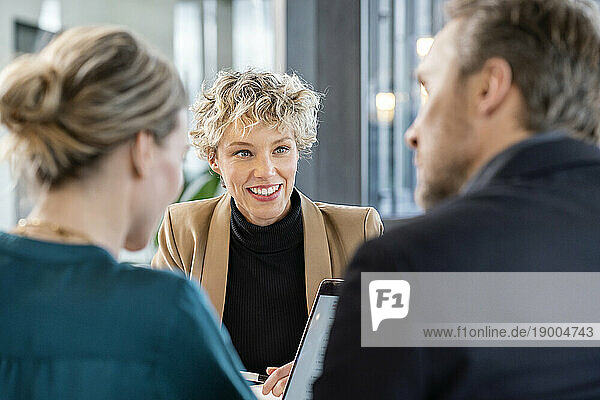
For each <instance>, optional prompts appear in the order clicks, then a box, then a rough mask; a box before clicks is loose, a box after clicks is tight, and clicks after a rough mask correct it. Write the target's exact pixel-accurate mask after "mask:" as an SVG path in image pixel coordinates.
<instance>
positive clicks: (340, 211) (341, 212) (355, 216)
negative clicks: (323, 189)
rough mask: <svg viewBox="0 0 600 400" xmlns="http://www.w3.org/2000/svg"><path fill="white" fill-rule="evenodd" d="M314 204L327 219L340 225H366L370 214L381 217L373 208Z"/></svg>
mask: <svg viewBox="0 0 600 400" xmlns="http://www.w3.org/2000/svg"><path fill="white" fill-rule="evenodd" d="M314 204H315V205H316V206H317V208H318V209H319V211H320V212H321V213H322V214H323V215H324V216H325V217H327V218H329V219H331V220H333V221H334V222H336V223H340V224H344V223H349V224H364V222H365V220H366V218H367V216H368V215H369V214H377V216H379V213H377V210H375V209H374V208H373V207H359V206H347V205H342V204H331V203H323V202H314Z"/></svg>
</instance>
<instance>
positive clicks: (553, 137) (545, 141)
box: [462, 132, 600, 194]
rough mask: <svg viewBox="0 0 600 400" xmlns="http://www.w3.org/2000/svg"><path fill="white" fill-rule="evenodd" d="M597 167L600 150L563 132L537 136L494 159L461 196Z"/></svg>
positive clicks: (464, 189)
mask: <svg viewBox="0 0 600 400" xmlns="http://www.w3.org/2000/svg"><path fill="white" fill-rule="evenodd" d="M598 163H600V150H599V149H598V148H597V147H596V146H594V145H591V144H588V143H585V142H583V141H582V140H578V139H573V138H570V137H568V136H567V135H566V134H565V133H563V132H548V133H540V134H537V135H535V136H534V137H532V138H529V139H525V140H523V141H521V142H519V143H517V144H515V145H513V146H511V147H509V148H508V149H506V150H504V151H502V152H501V153H500V154H498V155H496V156H495V157H494V158H493V159H492V160H491V161H490V162H488V163H487V164H486V165H485V166H484V167H483V168H481V170H480V171H479V172H478V173H477V174H476V175H475V177H474V178H473V179H472V180H471V181H470V182H468V183H467V184H466V185H465V187H464V188H463V190H462V193H465V194H466V193H471V192H475V191H477V190H479V189H482V188H484V187H485V186H488V185H489V184H491V183H492V182H493V181H495V180H504V179H510V178H514V177H517V176H526V175H537V174H543V173H548V172H551V171H554V170H557V169H560V168H565V167H567V166H568V167H573V166H578V165H581V166H583V165H590V164H598Z"/></svg>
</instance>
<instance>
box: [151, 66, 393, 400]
mask: <svg viewBox="0 0 600 400" xmlns="http://www.w3.org/2000/svg"><path fill="white" fill-rule="evenodd" d="M319 99H320V95H319V94H318V93H316V92H314V91H313V90H311V89H310V88H308V87H307V85H305V84H303V83H302V82H301V81H300V79H299V78H298V77H296V76H290V75H285V74H281V75H279V74H272V73H259V72H254V71H247V72H243V73H240V72H231V71H225V72H221V73H220V74H219V76H218V77H217V80H216V82H215V83H214V85H213V86H212V87H211V88H209V89H208V90H206V91H204V92H203V93H201V94H200V96H199V97H198V100H197V101H196V103H195V104H194V106H193V107H192V110H193V111H194V113H195V120H196V127H195V129H194V130H193V131H192V132H191V133H190V137H191V141H192V144H193V145H194V146H195V147H196V149H197V153H198V155H199V156H200V157H201V158H205V159H207V160H208V162H209V165H210V167H211V168H212V170H213V171H215V172H216V173H218V174H219V175H220V176H221V179H222V182H223V185H224V186H225V187H226V189H227V192H226V193H225V194H224V195H223V196H221V197H217V198H214V199H209V200H201V201H195V202H188V203H183V204H175V205H172V206H170V207H169V208H168V209H167V211H166V213H165V218H164V220H163V224H162V227H161V229H160V232H159V250H158V253H157V254H156V256H155V257H154V260H153V262H152V264H153V265H154V266H156V267H161V268H169V269H173V270H181V271H183V272H184V273H185V274H186V275H187V276H188V277H189V278H190V279H193V280H195V281H197V282H199V283H201V284H202V286H203V287H204V288H205V289H206V290H207V292H208V294H209V297H210V299H211V300H212V303H213V305H214V306H215V309H216V311H217V313H218V314H219V316H220V317H221V318H222V321H223V323H224V324H225V325H226V326H227V329H228V330H229V332H230V334H231V338H232V341H233V344H234V345H235V347H236V349H237V350H238V352H239V354H240V357H241V358H242V361H243V362H244V364H245V366H246V367H247V368H248V369H249V370H251V371H253V372H260V373H263V372H264V371H265V370H266V369H267V367H270V366H279V365H283V364H284V363H288V362H289V361H291V360H293V358H294V354H295V351H296V348H297V346H298V343H299V341H300V337H301V335H302V331H303V329H304V325H305V324H306V320H307V318H308V310H309V309H310V307H311V305H312V302H313V300H314V298H315V295H316V291H317V288H318V285H319V283H320V282H321V280H323V279H325V278H332V277H342V276H343V273H344V270H345V268H346V264H347V262H348V261H349V260H350V258H351V257H352V256H353V254H354V251H355V250H356V249H357V247H358V246H360V245H361V244H362V243H363V242H364V241H366V240H367V239H369V238H372V237H374V236H378V235H380V234H381V233H382V232H383V225H382V224H381V220H380V218H379V214H378V213H377V211H375V209H373V208H369V207H349V206H339V205H331V204H324V203H315V202H312V201H311V200H309V199H308V198H307V197H305V196H304V195H303V194H302V193H300V192H299V191H298V190H297V189H295V179H296V170H297V166H298V160H299V158H300V156H301V154H307V153H309V152H310V148H311V146H312V145H313V144H314V143H315V142H316V134H317V112H318V109H319ZM268 372H271V373H272V372H273V370H272V369H269V371H268ZM288 372H289V366H288V367H286V368H281V369H280V370H279V371H278V373H277V374H274V375H273V379H271V380H270V381H269V383H268V384H266V385H265V388H271V387H272V384H273V383H275V381H276V380H278V379H280V378H281V380H280V381H279V384H278V385H277V386H275V388H274V393H275V394H280V391H281V390H282V389H283V385H284V384H285V381H286V375H287V373H288ZM275 377H277V379H275Z"/></svg>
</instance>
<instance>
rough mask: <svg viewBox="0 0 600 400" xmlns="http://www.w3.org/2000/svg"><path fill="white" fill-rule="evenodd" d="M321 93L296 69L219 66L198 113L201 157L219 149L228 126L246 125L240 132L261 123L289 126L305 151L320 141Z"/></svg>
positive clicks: (196, 142) (196, 140)
mask: <svg viewBox="0 0 600 400" xmlns="http://www.w3.org/2000/svg"><path fill="white" fill-rule="evenodd" d="M320 100H321V94H320V93H318V92H316V91H314V90H312V89H311V88H310V87H309V86H308V85H307V84H305V83H303V82H302V81H301V80H300V78H299V77H298V76H296V75H287V74H275V73H271V72H257V71H252V70H249V71H245V72H236V71H227V70H226V71H220V72H219V74H218V75H217V79H216V80H215V83H214V84H213V85H212V86H211V87H210V88H209V89H208V90H205V89H204V87H203V88H202V92H201V93H200V95H199V96H198V98H197V99H196V102H195V103H194V105H193V106H192V107H191V108H190V110H191V111H192V112H193V113H194V129H193V130H192V131H191V132H190V139H191V143H192V145H193V146H194V147H195V148H196V153H197V154H198V156H199V157H200V158H203V159H208V158H210V157H212V156H213V155H214V154H215V151H216V148H217V145H218V144H219V141H220V140H221V138H222V137H223V133H224V132H225V130H226V129H227V128H228V127H229V126H231V125H232V124H233V126H234V128H235V129H237V128H238V124H241V125H242V135H244V134H246V133H247V132H248V130H249V129H250V128H251V127H252V126H254V125H256V124H259V123H262V124H264V125H266V126H268V127H269V128H274V129H277V130H278V131H280V132H291V133H292V135H293V137H294V139H295V141H296V146H297V148H298V151H299V152H300V154H301V155H303V156H307V155H309V154H310V149H311V147H312V145H313V144H315V143H316V141H317V124H318V119H317V113H318V111H319V105H320Z"/></svg>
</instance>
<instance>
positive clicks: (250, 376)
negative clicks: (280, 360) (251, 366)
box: [240, 371, 269, 383]
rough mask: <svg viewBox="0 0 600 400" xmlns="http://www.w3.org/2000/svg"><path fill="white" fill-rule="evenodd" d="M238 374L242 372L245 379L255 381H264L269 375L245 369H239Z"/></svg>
mask: <svg viewBox="0 0 600 400" xmlns="http://www.w3.org/2000/svg"><path fill="white" fill-rule="evenodd" d="M240 374H242V376H243V377H244V379H245V380H247V381H250V382H255V383H265V381H266V380H267V378H268V377H269V376H268V375H263V374H257V373H256V372H247V371H240Z"/></svg>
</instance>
